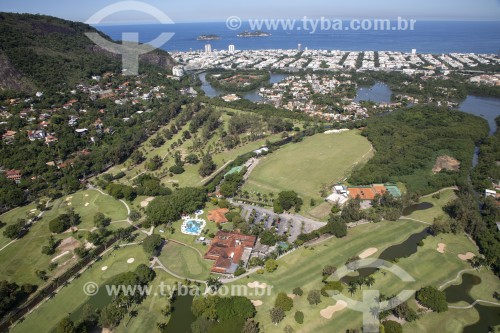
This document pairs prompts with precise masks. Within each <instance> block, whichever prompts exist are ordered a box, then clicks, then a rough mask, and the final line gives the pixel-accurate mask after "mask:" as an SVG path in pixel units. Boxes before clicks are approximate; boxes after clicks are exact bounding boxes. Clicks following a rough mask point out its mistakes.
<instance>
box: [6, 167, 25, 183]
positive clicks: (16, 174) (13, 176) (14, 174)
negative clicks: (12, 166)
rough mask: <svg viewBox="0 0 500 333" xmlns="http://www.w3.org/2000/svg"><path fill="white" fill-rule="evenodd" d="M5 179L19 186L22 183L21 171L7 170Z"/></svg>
mask: <svg viewBox="0 0 500 333" xmlns="http://www.w3.org/2000/svg"><path fill="white" fill-rule="evenodd" d="M5 177H6V178H7V179H10V180H13V181H15V182H16V184H19V183H20V182H21V177H22V175H21V170H7V171H6V172H5Z"/></svg>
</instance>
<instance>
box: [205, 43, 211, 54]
mask: <svg viewBox="0 0 500 333" xmlns="http://www.w3.org/2000/svg"><path fill="white" fill-rule="evenodd" d="M205 53H212V45H211V44H205Z"/></svg>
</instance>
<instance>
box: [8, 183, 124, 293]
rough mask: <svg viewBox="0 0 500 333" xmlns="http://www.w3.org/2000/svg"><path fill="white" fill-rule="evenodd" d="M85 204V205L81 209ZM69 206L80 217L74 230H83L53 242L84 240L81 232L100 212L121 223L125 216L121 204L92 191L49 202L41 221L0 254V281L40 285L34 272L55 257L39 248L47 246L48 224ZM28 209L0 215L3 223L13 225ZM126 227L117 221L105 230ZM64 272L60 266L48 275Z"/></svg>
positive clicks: (44, 266) (91, 224)
mask: <svg viewBox="0 0 500 333" xmlns="http://www.w3.org/2000/svg"><path fill="white" fill-rule="evenodd" d="M85 195H88V196H85ZM69 198H71V199H69ZM67 199H69V200H67ZM87 202H88V203H89V205H88V206H85V203H87ZM68 203H71V205H70V206H69V205H68ZM70 207H73V208H74V209H75V211H76V213H78V214H80V216H81V218H82V221H81V223H80V225H79V226H78V228H80V229H83V231H82V232H77V233H76V234H68V233H63V234H60V235H54V237H55V238H56V239H61V240H62V239H65V238H67V237H70V236H72V237H75V238H77V239H78V240H79V241H80V242H82V241H83V239H79V237H85V236H86V233H87V231H85V230H89V229H91V228H93V227H94V222H93V218H94V215H95V214H96V213H97V212H102V213H104V214H105V215H106V216H108V217H110V218H111V219H112V220H113V221H116V220H124V219H126V217H127V210H126V208H125V206H124V205H123V203H121V202H120V201H118V200H116V199H114V198H112V197H110V196H107V195H103V194H101V193H99V192H98V191H95V190H92V191H79V192H76V193H75V194H73V195H71V196H67V197H63V198H60V199H57V200H55V201H53V202H51V204H50V210H49V211H47V212H45V213H44V215H43V217H42V219H41V220H40V221H38V222H36V223H35V224H34V225H33V226H32V227H31V229H30V231H29V232H28V233H27V234H26V235H25V236H24V237H23V238H21V239H19V240H16V241H15V242H14V243H12V244H11V245H9V246H8V247H6V248H5V249H3V250H2V251H0V264H1V265H2V269H1V270H0V279H5V280H9V281H15V282H17V283H19V284H22V283H32V284H38V285H41V284H43V283H44V282H43V281H41V280H40V279H38V277H37V276H36V274H35V272H36V270H45V271H48V266H49V264H50V260H51V259H52V258H53V257H55V256H56V255H58V254H59V253H58V252H56V253H55V254H54V255H53V256H48V255H45V254H42V253H41V249H42V247H43V246H44V245H47V242H48V241H47V240H48V238H49V236H50V235H51V232H50V230H49V222H50V221H51V220H52V219H54V218H55V217H57V216H58V215H59V214H62V213H64V212H66V211H67V209H68V208H70ZM30 209H32V208H31V205H28V206H26V207H22V209H19V208H18V209H16V210H15V211H14V213H11V212H7V213H6V214H4V215H2V216H3V217H4V216H6V217H8V218H9V219H7V218H3V221H5V222H6V223H13V222H15V221H16V220H17V217H18V216H22V214H23V211H25V212H26V211H27V212H29V210H30ZM127 226H128V224H127V223H126V222H124V223H122V222H120V223H117V224H112V225H111V226H110V227H109V228H110V229H117V228H119V227H127ZM69 258H70V256H66V257H64V258H62V259H61V260H68V259H69ZM68 264H70V263H68ZM64 269H65V267H61V268H59V269H58V270H56V271H54V272H48V274H49V275H50V276H56V275H58V274H60V273H61V272H62V271H63V270H64Z"/></svg>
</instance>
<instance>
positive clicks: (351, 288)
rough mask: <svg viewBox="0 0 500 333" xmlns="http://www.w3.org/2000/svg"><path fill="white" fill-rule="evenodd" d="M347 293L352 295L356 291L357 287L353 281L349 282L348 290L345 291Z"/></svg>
mask: <svg viewBox="0 0 500 333" xmlns="http://www.w3.org/2000/svg"><path fill="white" fill-rule="evenodd" d="M347 290H348V291H349V293H350V294H351V296H352V295H354V293H355V292H356V291H357V290H358V285H357V284H356V283H354V282H353V281H351V282H349V288H348V289H347Z"/></svg>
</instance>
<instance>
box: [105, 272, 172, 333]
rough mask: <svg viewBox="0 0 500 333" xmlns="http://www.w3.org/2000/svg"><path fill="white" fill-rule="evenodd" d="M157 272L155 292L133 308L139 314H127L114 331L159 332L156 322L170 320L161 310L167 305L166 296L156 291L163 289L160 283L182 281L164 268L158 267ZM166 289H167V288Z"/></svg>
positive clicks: (154, 281) (153, 285) (169, 283)
mask: <svg viewBox="0 0 500 333" xmlns="http://www.w3.org/2000/svg"><path fill="white" fill-rule="evenodd" d="M155 272H156V278H155V279H154V280H153V282H152V283H151V286H152V287H153V288H152V291H153V293H152V294H150V295H149V296H148V297H146V299H145V300H144V301H143V302H142V303H141V304H139V305H138V306H136V307H135V308H134V309H133V310H135V311H137V316H135V317H133V318H131V317H130V315H128V314H127V315H126V316H125V318H124V319H123V320H122V322H121V323H120V325H118V327H116V328H115V329H114V330H113V332H115V333H121V332H123V333H127V332H157V331H158V330H157V328H156V323H158V322H168V319H169V318H170V317H165V316H164V315H163V314H162V313H161V310H162V309H164V308H165V306H166V305H167V300H166V299H165V297H166V296H162V295H161V292H159V293H158V292H154V291H155V290H160V291H161V289H159V288H161V287H159V285H160V283H162V282H163V283H164V284H165V285H174V284H176V283H178V282H180V281H178V280H177V279H176V278H174V277H172V276H171V275H169V274H168V273H166V272H165V271H163V270H160V269H156V270H155ZM164 290H165V291H166V288H165V289H164Z"/></svg>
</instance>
